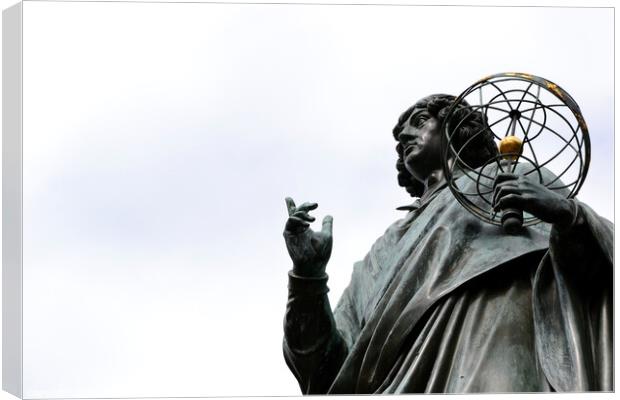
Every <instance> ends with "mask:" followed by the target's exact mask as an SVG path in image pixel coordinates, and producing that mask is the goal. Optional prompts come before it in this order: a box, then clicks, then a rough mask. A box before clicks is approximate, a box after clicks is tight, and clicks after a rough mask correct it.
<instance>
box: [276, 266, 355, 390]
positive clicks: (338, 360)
mask: <svg viewBox="0 0 620 400" xmlns="http://www.w3.org/2000/svg"><path fill="white" fill-rule="evenodd" d="M328 291H329V289H328V288H327V275H325V276H324V277H320V278H305V277H299V276H296V275H295V274H293V272H292V271H291V272H289V295H288V303H287V307H286V314H285V316H284V343H283V350H284V358H285V360H286V363H287V365H288V367H289V369H290V370H291V371H292V372H293V374H294V375H295V378H297V381H298V382H299V386H300V388H301V391H302V393H303V394H325V393H327V391H328V389H329V386H330V385H331V383H332V381H333V380H334V378H335V376H336V374H337V373H338V370H339V369H340V366H341V365H342V363H343V361H344V359H345V357H346V355H347V345H346V343H345V341H344V339H343V338H342V336H341V334H340V333H339V332H338V330H337V328H336V323H335V321H334V316H333V313H332V310H331V307H330V303H329V298H328V297H327V292H328Z"/></svg>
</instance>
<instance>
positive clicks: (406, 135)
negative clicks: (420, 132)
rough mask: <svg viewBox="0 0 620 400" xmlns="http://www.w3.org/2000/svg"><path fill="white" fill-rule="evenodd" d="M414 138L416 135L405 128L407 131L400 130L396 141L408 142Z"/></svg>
mask: <svg viewBox="0 0 620 400" xmlns="http://www.w3.org/2000/svg"><path fill="white" fill-rule="evenodd" d="M415 138H416V135H415V134H414V133H413V132H411V131H409V130H407V131H402V132H401V133H400V134H399V135H398V141H399V142H401V143H409V142H411V141H412V140H414V139H415Z"/></svg>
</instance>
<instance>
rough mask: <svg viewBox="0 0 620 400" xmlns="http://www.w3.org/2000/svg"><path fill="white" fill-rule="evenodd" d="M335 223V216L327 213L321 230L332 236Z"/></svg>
mask: <svg viewBox="0 0 620 400" xmlns="http://www.w3.org/2000/svg"><path fill="white" fill-rule="evenodd" d="M333 225H334V217H332V216H331V215H326V216H325V218H323V229H321V232H323V233H325V234H327V235H329V236H331V235H332V226H333Z"/></svg>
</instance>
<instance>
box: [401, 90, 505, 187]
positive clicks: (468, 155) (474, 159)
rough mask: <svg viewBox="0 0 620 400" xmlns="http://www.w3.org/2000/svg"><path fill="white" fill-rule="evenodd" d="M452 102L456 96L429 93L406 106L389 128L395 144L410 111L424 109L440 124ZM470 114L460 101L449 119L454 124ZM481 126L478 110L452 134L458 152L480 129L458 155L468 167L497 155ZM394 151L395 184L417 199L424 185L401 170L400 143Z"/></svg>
mask: <svg viewBox="0 0 620 400" xmlns="http://www.w3.org/2000/svg"><path fill="white" fill-rule="evenodd" d="M455 100H456V97H455V96H452V95H449V94H432V95H430V96H426V97H424V98H423V99H421V100H420V101H418V102H417V103H415V104H414V105H413V106H411V107H409V108H408V109H407V110H406V111H405V112H404V113H402V114H401V116H400V117H399V118H398V123H397V124H396V126H395V127H394V129H392V134H393V135H394V139H396V141H398V135H399V134H400V133H401V132H402V131H403V129H404V127H405V124H406V123H409V118H410V117H411V114H412V113H413V110H414V109H416V108H426V110H427V111H428V112H429V114H431V115H432V116H433V117H434V118H436V119H437V120H438V121H439V124H440V125H441V124H443V122H444V120H445V118H446V114H447V113H448V110H449V109H450V106H451V105H452V104H453V103H454V101H455ZM470 112H471V108H470V106H469V104H468V103H467V102H465V101H462V102H461V103H460V105H459V107H458V108H457V109H456V110H455V112H454V114H453V116H454V117H453V118H454V120H456V121H460V120H461V119H462V118H463V117H465V116H466V115H467V114H468V113H470ZM484 126H485V117H484V115H483V114H482V113H481V112H478V111H474V112H471V114H470V115H469V116H468V117H467V119H466V120H465V121H463V122H462V123H461V126H460V127H459V129H458V131H457V132H456V134H455V135H456V136H455V137H454V138H453V145H454V148H456V149H459V148H461V146H462V145H463V144H464V143H465V142H466V141H467V140H468V139H469V138H471V137H472V136H473V135H475V134H476V133H478V132H480V130H483V132H482V133H480V134H478V136H476V138H475V139H473V140H472V141H471V142H470V143H469V144H468V145H467V147H466V148H464V149H463V151H462V152H461V154H460V157H461V158H462V159H463V161H465V162H466V163H467V164H468V165H469V166H470V167H472V168H478V167H480V166H482V165H484V164H485V163H486V162H487V161H488V160H489V159H491V157H495V156H496V155H497V153H498V150H497V145H496V144H495V141H494V140H493V133H492V132H491V131H490V130H489V129H484ZM442 134H443V133H442ZM396 152H397V153H398V161H397V162H396V169H397V170H398V184H399V185H400V186H402V187H404V188H405V189H406V190H407V192H408V193H409V194H410V195H411V196H412V197H420V196H421V195H422V193H424V183H423V182H420V181H418V180H417V179H415V178H414V177H413V176H412V175H411V174H410V173H409V171H407V168H405V163H404V161H403V147H402V145H401V144H400V143H399V144H398V145H397V146H396Z"/></svg>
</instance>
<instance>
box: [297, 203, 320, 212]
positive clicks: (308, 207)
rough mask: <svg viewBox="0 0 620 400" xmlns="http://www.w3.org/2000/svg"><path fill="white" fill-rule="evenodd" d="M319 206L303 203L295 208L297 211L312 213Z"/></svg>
mask: <svg viewBox="0 0 620 400" xmlns="http://www.w3.org/2000/svg"><path fill="white" fill-rule="evenodd" d="M318 206H319V205H318V204H317V203H304V204H302V205H300V206H299V207H297V211H312V210H314V209H315V208H317V207H318Z"/></svg>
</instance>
